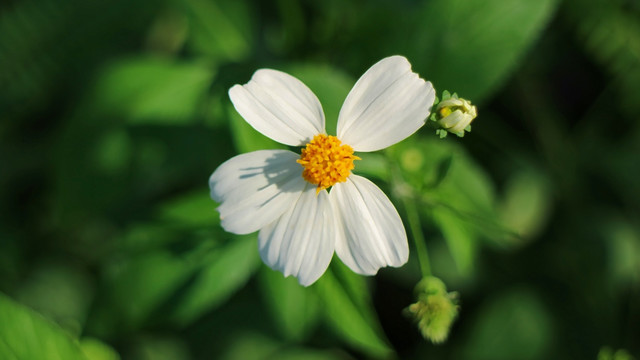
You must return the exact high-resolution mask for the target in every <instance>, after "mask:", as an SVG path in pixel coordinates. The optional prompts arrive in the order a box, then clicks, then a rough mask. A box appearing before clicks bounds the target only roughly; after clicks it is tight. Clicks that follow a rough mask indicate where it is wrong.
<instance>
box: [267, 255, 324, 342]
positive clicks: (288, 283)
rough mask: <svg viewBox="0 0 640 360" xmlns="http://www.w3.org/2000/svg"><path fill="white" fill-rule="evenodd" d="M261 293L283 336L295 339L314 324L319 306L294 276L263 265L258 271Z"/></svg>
mask: <svg viewBox="0 0 640 360" xmlns="http://www.w3.org/2000/svg"><path fill="white" fill-rule="evenodd" d="M260 286H261V290H262V294H263V297H264V299H265V301H266V303H267V306H268V308H269V310H270V312H271V314H272V316H273V318H274V320H275V323H276V326H278V329H279V330H280V332H281V333H282V335H283V336H284V338H285V339H287V340H292V341H294V342H299V341H301V340H304V339H306V338H307V337H308V336H309V334H310V333H311V331H313V330H314V329H315V327H316V324H317V322H318V320H319V314H320V308H319V306H318V305H319V299H318V295H317V294H316V293H315V292H314V291H313V289H311V288H307V287H304V286H302V285H300V284H299V283H298V280H297V279H296V278H294V277H288V278H285V277H284V276H283V275H282V274H281V273H280V272H277V271H273V270H270V269H267V268H266V267H265V268H263V271H261V272H260Z"/></svg>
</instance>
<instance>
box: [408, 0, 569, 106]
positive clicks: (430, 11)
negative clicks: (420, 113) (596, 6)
mask: <svg viewBox="0 0 640 360" xmlns="http://www.w3.org/2000/svg"><path fill="white" fill-rule="evenodd" d="M424 4H425V7H424V9H423V10H422V11H423V12H422V16H421V18H420V28H419V29H418V30H417V31H418V40H417V43H418V44H420V45H421V46H420V47H418V48H419V49H420V50H419V51H420V55H419V56H416V60H418V61H416V63H417V68H418V69H420V72H421V75H422V76H423V77H425V78H426V79H429V80H430V81H432V82H433V83H434V85H435V86H436V88H438V89H450V90H454V91H456V92H457V93H458V94H460V95H461V96H463V97H465V98H467V99H471V100H472V101H473V102H478V101H481V100H483V99H486V98H488V97H489V95H490V94H491V93H492V92H493V91H495V90H496V89H497V87H498V86H499V85H501V84H502V82H504V81H505V80H506V78H507V76H508V75H510V74H511V72H512V71H513V70H515V68H516V66H517V64H518V62H519V61H520V60H521V59H523V58H524V56H525V54H526V52H527V51H528V50H529V48H530V47H531V45H532V44H533V42H534V41H535V40H536V39H537V38H538V37H539V35H540V33H541V32H542V30H544V27H545V25H546V24H547V22H548V21H549V20H550V19H551V17H552V15H553V13H554V12H555V9H556V7H557V4H558V1H557V0H512V1H503V0H488V1H475V0H435V1H428V2H425V3H424ZM414 44H415V43H414ZM411 51H413V50H410V53H411ZM414 61H415V60H414ZM422 69H424V70H422Z"/></svg>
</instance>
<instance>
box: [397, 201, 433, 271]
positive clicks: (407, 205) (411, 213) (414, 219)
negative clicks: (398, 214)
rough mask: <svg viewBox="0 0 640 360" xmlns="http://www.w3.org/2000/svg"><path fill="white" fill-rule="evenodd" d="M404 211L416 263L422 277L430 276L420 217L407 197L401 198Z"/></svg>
mask: <svg viewBox="0 0 640 360" xmlns="http://www.w3.org/2000/svg"><path fill="white" fill-rule="evenodd" d="M400 198H401V199H402V203H403V205H404V209H405V211H406V212H407V222H408V223H409V231H410V232H411V237H412V238H413V241H414V242H415V244H416V251H417V252H418V261H419V262H420V271H421V272H422V277H427V276H431V265H430V264H429V253H428V252H427V245H426V244H425V242H424V236H423V234H422V227H421V226H420V217H419V216H418V209H417V208H416V204H415V202H414V200H413V199H411V198H409V197H407V196H401V197H400Z"/></svg>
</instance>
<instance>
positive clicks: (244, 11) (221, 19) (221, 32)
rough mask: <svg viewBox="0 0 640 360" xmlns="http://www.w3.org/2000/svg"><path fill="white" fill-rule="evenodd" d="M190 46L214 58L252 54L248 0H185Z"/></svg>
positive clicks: (228, 59) (231, 58)
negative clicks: (245, 0)
mask: <svg viewBox="0 0 640 360" xmlns="http://www.w3.org/2000/svg"><path fill="white" fill-rule="evenodd" d="M180 5H181V6H183V7H184V10H185V13H186V15H187V17H188V19H189V38H188V39H187V44H188V46H189V48H190V49H191V50H192V51H194V52H196V53H199V54H203V55H206V56H207V57H208V58H209V59H211V60H213V61H215V62H222V61H239V60H242V59H243V58H245V57H246V56H247V55H249V52H250V50H251V46H252V41H251V36H250V34H251V33H252V30H251V24H252V21H251V18H250V16H249V9H248V8H247V5H246V3H245V2H242V1H234V0H219V1H207V0H185V1H181V2H180Z"/></svg>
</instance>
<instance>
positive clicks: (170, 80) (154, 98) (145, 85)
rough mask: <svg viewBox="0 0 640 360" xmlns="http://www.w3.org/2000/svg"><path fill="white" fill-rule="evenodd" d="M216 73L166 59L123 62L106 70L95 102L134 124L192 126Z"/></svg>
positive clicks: (100, 81)
mask: <svg viewBox="0 0 640 360" xmlns="http://www.w3.org/2000/svg"><path fill="white" fill-rule="evenodd" d="M213 76H214V71H213V70H212V69H211V67H210V66H208V65H206V64H201V63H196V62H191V63H186V62H184V63H180V62H175V61H171V60H168V59H162V58H133V59H127V60H121V61H119V62H117V63H115V64H112V65H111V66H109V67H107V68H106V70H104V73H103V74H102V75H101V76H100V78H99V80H98V83H97V86H96V92H95V98H96V101H97V103H98V104H99V105H101V106H102V107H104V109H105V110H104V111H105V112H107V113H110V114H113V115H116V116H124V117H125V118H127V119H128V121H129V123H131V124H164V125H169V124H171V125H175V124H185V123H190V122H192V120H193V118H194V115H195V114H196V111H197V110H198V106H199V105H200V104H201V103H203V101H204V100H205V97H206V95H207V92H208V89H209V86H210V85H211V81H212V79H213Z"/></svg>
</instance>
